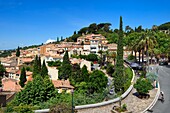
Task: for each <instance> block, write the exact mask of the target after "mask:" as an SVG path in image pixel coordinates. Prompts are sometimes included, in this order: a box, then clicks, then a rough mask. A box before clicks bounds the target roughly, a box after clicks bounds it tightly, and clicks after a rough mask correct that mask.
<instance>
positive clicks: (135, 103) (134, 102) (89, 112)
mask: <svg viewBox="0 0 170 113" xmlns="http://www.w3.org/2000/svg"><path fill="white" fill-rule="evenodd" d="M134 93H136V89H135V88H133V89H132V91H131V93H130V94H129V95H128V96H127V97H126V98H125V99H124V100H122V105H123V104H126V105H127V109H128V112H130V111H131V112H132V113H141V112H142V111H143V110H145V109H146V108H147V107H148V106H149V105H150V104H151V103H152V101H153V100H154V98H155V95H156V93H157V89H152V90H150V92H149V94H150V98H149V99H140V98H138V97H136V96H135V95H134ZM115 105H119V103H113V104H109V105H106V106H101V107H97V108H89V109H81V110H78V113H111V110H112V108H113V106H115Z"/></svg>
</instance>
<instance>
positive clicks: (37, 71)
mask: <svg viewBox="0 0 170 113" xmlns="http://www.w3.org/2000/svg"><path fill="white" fill-rule="evenodd" d="M39 66H40V64H39V58H38V56H37V55H36V56H35V59H34V64H33V78H34V77H35V76H36V75H37V74H41V70H40V69H41V67H39Z"/></svg>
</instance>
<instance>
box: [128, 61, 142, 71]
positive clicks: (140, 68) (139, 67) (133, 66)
mask: <svg viewBox="0 0 170 113" xmlns="http://www.w3.org/2000/svg"><path fill="white" fill-rule="evenodd" d="M130 67H131V68H133V69H134V70H142V66H141V65H139V64H138V63H131V64H130Z"/></svg>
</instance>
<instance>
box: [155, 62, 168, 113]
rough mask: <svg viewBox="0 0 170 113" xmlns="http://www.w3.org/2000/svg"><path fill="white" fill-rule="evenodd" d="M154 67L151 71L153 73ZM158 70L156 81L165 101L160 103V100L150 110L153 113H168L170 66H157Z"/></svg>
mask: <svg viewBox="0 0 170 113" xmlns="http://www.w3.org/2000/svg"><path fill="white" fill-rule="evenodd" d="M156 67H157V66H154V68H153V71H155V72H156V70H155V69H156ZM158 68H159V71H158V80H159V83H160V88H161V91H163V92H164V98H165V101H164V102H163V103H162V102H161V101H160V100H158V101H157V103H156V104H155V106H154V107H153V108H152V110H153V113H170V65H169V66H158Z"/></svg>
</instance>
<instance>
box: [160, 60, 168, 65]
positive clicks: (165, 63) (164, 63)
mask: <svg viewBox="0 0 170 113" xmlns="http://www.w3.org/2000/svg"><path fill="white" fill-rule="evenodd" d="M159 65H160V66H163V65H168V62H167V61H161V62H159Z"/></svg>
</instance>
